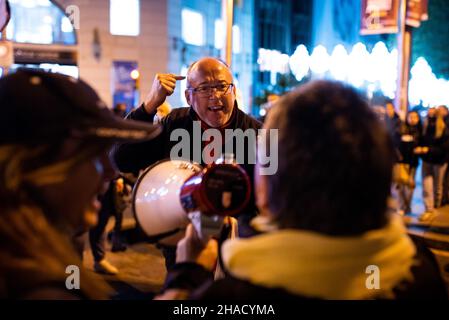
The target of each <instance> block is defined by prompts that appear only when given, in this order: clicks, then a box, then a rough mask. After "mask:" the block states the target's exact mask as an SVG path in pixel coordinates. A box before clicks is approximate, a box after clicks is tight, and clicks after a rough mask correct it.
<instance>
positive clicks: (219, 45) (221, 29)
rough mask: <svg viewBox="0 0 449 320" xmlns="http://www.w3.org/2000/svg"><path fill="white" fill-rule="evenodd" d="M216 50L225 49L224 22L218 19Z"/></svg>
mask: <svg viewBox="0 0 449 320" xmlns="http://www.w3.org/2000/svg"><path fill="white" fill-rule="evenodd" d="M214 42H215V48H216V49H219V50H220V49H223V45H224V42H225V27H224V23H223V20H220V19H217V20H215V41H214Z"/></svg>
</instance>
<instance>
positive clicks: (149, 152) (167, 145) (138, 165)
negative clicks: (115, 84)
mask: <svg viewBox="0 0 449 320" xmlns="http://www.w3.org/2000/svg"><path fill="white" fill-rule="evenodd" d="M155 114H156V113H153V114H148V113H147V112H146V111H145V109H144V108H143V106H140V107H139V108H137V109H136V110H134V111H133V112H131V113H130V114H129V115H128V116H127V119H132V120H139V121H146V122H150V123H153V118H154V116H155ZM198 119H199V118H198V116H197V114H196V113H195V111H194V110H193V109H192V108H177V109H173V110H172V111H171V112H170V113H169V114H168V115H167V116H166V117H164V118H163V119H162V120H161V125H162V127H163V129H162V133H161V134H160V135H159V136H158V137H157V138H155V139H153V140H150V141H146V142H141V143H135V144H131V143H124V144H121V145H118V146H117V147H116V148H115V150H114V152H113V157H114V160H115V162H116V164H117V167H118V169H119V170H120V171H121V172H132V173H134V174H135V175H137V174H138V173H139V171H140V170H142V169H145V168H147V167H148V166H150V165H152V164H154V163H155V162H157V161H160V160H163V159H168V158H170V150H171V148H172V147H173V146H175V145H176V144H177V143H178V141H170V134H171V133H172V132H173V130H175V129H185V130H187V131H188V132H189V135H190V137H191V139H190V140H193V138H194V137H193V122H194V121H199V120H198ZM230 121H231V122H230V124H229V125H228V126H227V127H226V128H228V129H241V130H243V131H245V130H247V129H255V130H257V129H259V128H261V127H262V124H261V123H260V122H259V121H257V120H256V119H254V118H252V117H250V116H248V115H247V114H245V113H244V112H243V111H241V110H240V109H239V108H238V107H237V105H236V104H235V105H234V111H233V114H232V116H231V120H230ZM202 133H203V129H201V134H202ZM256 134H257V131H256ZM200 139H201V138H200ZM244 141H245V146H244V150H245V163H244V164H241V166H242V167H243V168H244V169H245V171H246V172H247V173H248V175H249V177H250V180H251V181H253V177H254V164H249V163H248V161H247V159H248V152H249V151H250V150H253V151H254V150H255V146H249V145H248V140H247V139H245V140H244ZM192 142H193V141H190V143H191V148H190V150H191V151H190V159H189V160H191V161H193V158H194V157H193V154H192V153H193V152H192V150H193V143H192ZM235 143H236V139H235V138H234V139H233V144H234V146H235ZM234 150H236V149H235V147H234ZM201 151H202V148H201ZM222 152H224V150H223V151H222ZM198 158H200V159H201V157H198ZM200 164H201V165H204V163H203V161H202V160H201V162H200ZM250 208H251V209H250ZM254 208H255V205H254V193H252V197H251V203H250V205H249V207H248V211H254ZM252 215H253V213H252V214H250V215H248V216H247V218H248V219H249V218H250V216H252Z"/></svg>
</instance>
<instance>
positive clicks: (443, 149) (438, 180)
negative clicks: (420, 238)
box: [417, 108, 449, 221]
mask: <svg viewBox="0 0 449 320" xmlns="http://www.w3.org/2000/svg"><path fill="white" fill-rule="evenodd" d="M448 151H449V129H448V127H447V126H446V124H445V122H444V119H443V116H442V115H441V114H440V113H439V112H437V110H436V109H435V108H430V109H429V110H428V114H427V118H426V120H425V121H424V124H423V134H422V139H421V143H420V148H419V149H418V150H417V154H418V155H419V156H420V157H421V159H422V160H423V162H422V183H423V198H424V205H425V210H426V212H425V213H424V214H423V215H422V216H421V219H422V220H424V221H425V220H430V219H432V217H433V216H434V214H435V213H434V210H435V208H438V207H440V206H441V201H442V198H443V180H444V175H445V172H446V168H447V157H448Z"/></svg>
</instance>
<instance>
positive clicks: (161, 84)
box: [144, 73, 185, 114]
mask: <svg viewBox="0 0 449 320" xmlns="http://www.w3.org/2000/svg"><path fill="white" fill-rule="evenodd" d="M183 79H185V77H184V76H178V75H174V74H171V73H158V74H156V76H155V77H154V80H153V85H152V86H151V90H150V93H149V94H148V95H147V98H146V99H145V103H144V108H145V111H146V112H147V113H150V114H151V113H154V112H156V109H157V107H159V106H160V105H161V104H162V103H164V101H165V99H166V98H167V97H168V96H170V95H172V94H173V92H174V91H175V88H176V81H178V80H183Z"/></svg>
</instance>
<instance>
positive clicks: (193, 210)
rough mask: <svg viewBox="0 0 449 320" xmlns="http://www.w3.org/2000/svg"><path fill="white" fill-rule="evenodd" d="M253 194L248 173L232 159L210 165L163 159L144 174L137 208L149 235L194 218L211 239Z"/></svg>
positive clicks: (176, 227)
mask: <svg viewBox="0 0 449 320" xmlns="http://www.w3.org/2000/svg"><path fill="white" fill-rule="evenodd" d="M250 194H251V183H250V180H249V177H248V175H247V173H246V172H245V171H244V170H243V169H242V168H241V167H240V166H239V165H238V164H237V163H235V161H234V160H233V158H231V159H230V158H229V157H228V158H226V157H225V158H224V159H223V158H221V159H218V160H217V161H216V162H214V163H212V164H210V165H208V166H207V167H205V168H203V167H201V166H200V165H198V164H195V163H192V162H189V161H185V160H162V161H160V162H157V163H155V164H154V165H152V166H150V167H148V168H147V169H146V170H145V171H144V172H143V173H142V174H141V175H140V176H139V179H138V180H137V182H136V184H135V186H134V191H133V199H132V208H133V212H134V215H135V218H136V221H137V223H138V225H139V226H140V228H141V229H142V230H143V231H144V233H145V234H146V235H147V236H149V237H158V236H160V237H161V238H162V237H163V235H172V234H174V233H176V231H179V230H184V229H185V228H186V227H187V225H188V224H189V223H190V222H191V223H192V224H193V226H194V227H195V229H196V231H197V233H198V235H199V236H200V238H202V239H208V238H209V237H210V236H213V235H216V234H217V233H218V232H219V230H220V228H221V226H222V223H223V219H224V217H226V216H233V215H236V214H238V213H240V212H242V210H244V209H245V207H246V206H247V204H248V201H249V199H250ZM178 240H179V238H176V239H174V240H173V243H170V244H176V242H177V241H178Z"/></svg>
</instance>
